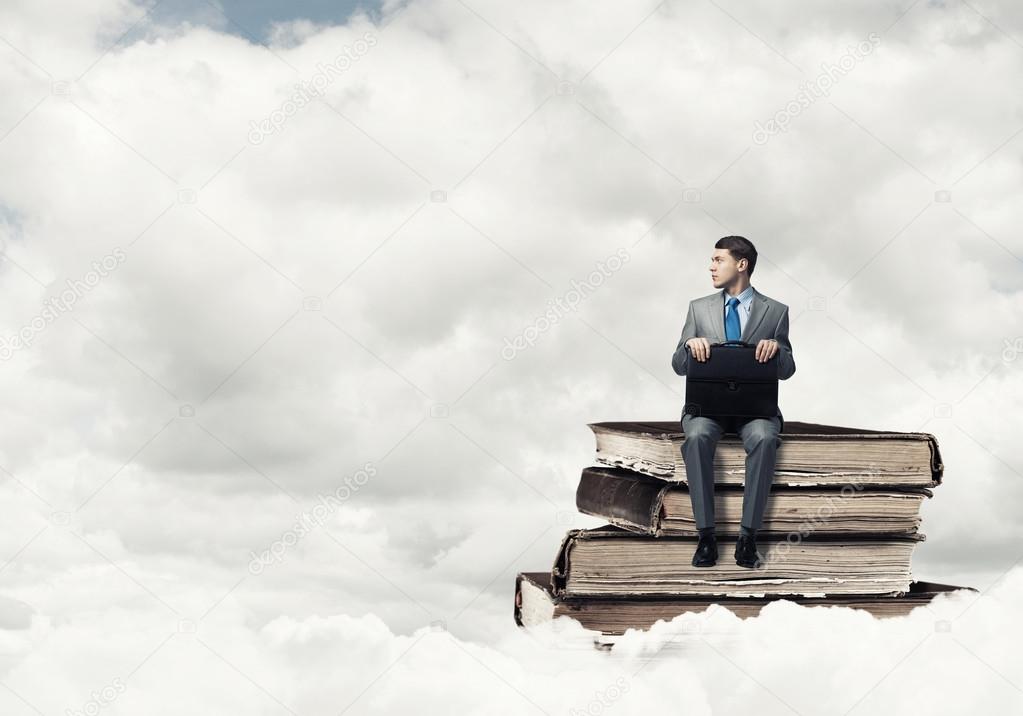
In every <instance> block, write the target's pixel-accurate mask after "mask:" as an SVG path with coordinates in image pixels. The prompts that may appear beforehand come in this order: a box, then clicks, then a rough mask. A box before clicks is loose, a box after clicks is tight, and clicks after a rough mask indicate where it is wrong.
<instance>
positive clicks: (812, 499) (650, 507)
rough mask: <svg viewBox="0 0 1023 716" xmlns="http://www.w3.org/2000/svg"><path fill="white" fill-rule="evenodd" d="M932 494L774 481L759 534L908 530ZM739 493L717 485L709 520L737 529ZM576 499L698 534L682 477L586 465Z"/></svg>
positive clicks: (630, 518) (722, 530) (651, 525)
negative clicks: (669, 478)
mask: <svg viewBox="0 0 1023 716" xmlns="http://www.w3.org/2000/svg"><path fill="white" fill-rule="evenodd" d="M932 495H933V493H932V492H931V491H930V490H929V489H927V488H924V487H898V486H896V487H888V488H884V489H880V488H874V489H866V488H863V487H862V486H860V485H846V486H843V487H842V488H841V489H839V488H837V487H835V486H831V487H819V486H812V487H811V486H792V485H785V484H782V485H772V487H771V495H770V497H768V500H767V508H766V510H765V512H764V521H763V524H762V526H761V529H760V531H759V534H762V535H771V534H779V535H787V534H790V533H798V534H808V533H810V532H871V533H911V532H915V531H917V529H918V528H919V526H920V505H921V503H922V502H923V500H924V498H929V497H931V496H932ZM742 497H743V488H742V486H741V485H719V486H715V489H714V524H715V532H716V534H717V535H718V536H719V537H720V536H730V535H738V534H739V524H740V520H741V518H742ZM575 504H576V507H578V508H579V511H580V512H582V513H584V514H587V515H594V516H596V517H602V518H603V519H605V520H607V521H608V522H610V523H611V524H613V525H615V526H618V527H622V528H624V529H627V530H630V531H632V532H640V533H643V534H650V535H658V536H660V535H672V534H675V535H696V534H697V531H696V520H695V517H694V516H693V504H692V501H691V499H690V496H689V488H688V486H687V485H685V484H682V483H674V484H672V483H668V482H665V481H663V480H658V479H656V478H653V477H649V476H648V475H643V474H641V473H637V472H632V471H631V470H622V469H618V468H610V467H587V468H584V469H583V471H582V476H581V477H580V479H579V487H578V488H577V489H576V494H575Z"/></svg>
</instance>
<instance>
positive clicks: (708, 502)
mask: <svg viewBox="0 0 1023 716" xmlns="http://www.w3.org/2000/svg"><path fill="white" fill-rule="evenodd" d="M736 426H738V430H737V431H736V430H735V427H736ZM780 430H781V420H780V419H779V418H776V417H775V418H770V419H768V418H752V419H749V418H746V419H741V418H740V419H733V420H730V421H725V422H724V423H721V422H718V421H717V420H715V419H714V418H707V417H702V416H693V415H688V414H686V415H683V416H682V431H683V432H684V433H685V440H683V442H682V459H683V460H684V461H685V464H686V474H687V476H688V480H689V497H690V499H691V500H692V502H693V514H694V515H695V517H696V527H697V528H698V529H699V528H703V527H712V526H714V452H715V451H716V450H717V446H718V441H719V440H720V439H721V436H722V435H723V434H724V433H725V432H726V431H727V432H732V433H735V432H738V435H739V437H740V438H742V444H743V447H745V449H746V481H745V485H744V487H743V495H742V524H743V526H745V527H749V528H751V529H754V530H759V529H760V526H761V523H762V522H763V520H764V510H765V508H766V507H767V498H768V496H769V495H770V493H771V483H772V482H773V481H774V464H775V457H776V455H777V452H778V446H780V445H781V438H780V437H778V433H779V432H780Z"/></svg>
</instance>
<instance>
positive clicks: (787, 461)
mask: <svg viewBox="0 0 1023 716" xmlns="http://www.w3.org/2000/svg"><path fill="white" fill-rule="evenodd" d="M589 427H590V429H591V430H592V431H593V434H594V437H595V438H596V442H597V453H596V461H597V463H598V464H600V465H607V466H610V467H621V468H626V469H629V470H634V471H636V472H641V473H643V474H646V475H650V476H651V477H656V478H659V479H661V480H665V481H669V482H686V466H685V462H684V461H683V459H682V442H683V441H684V440H685V433H684V432H683V431H682V425H681V423H680V422H677V421H676V422H603V423H590V424H589ZM780 437H781V445H780V446H779V448H778V456H777V462H776V464H775V478H774V484H776V485H777V484H789V485H811V486H813V485H819V486H824V485H839V486H841V485H846V484H857V485H860V486H862V487H865V488H866V487H890V486H895V485H899V486H915V487H934V486H936V485H938V484H939V483H940V482H941V476H942V472H943V469H944V466H943V464H942V462H941V453H940V451H939V450H938V442H937V440H936V439H935V437H934V436H933V435H931V434H930V433H900V432H892V431H886V430H868V429H866V428H847V427H840V426H837V425H822V424H818V423H801V422H795V421H792V422H790V421H785V426H784V430H783V432H781V433H780ZM745 472H746V451H745V449H744V448H743V445H742V441H741V440H740V439H739V437H738V436H737V435H735V434H734V433H726V434H725V435H723V436H722V438H721V440H720V442H719V443H718V446H717V451H716V452H715V455H714V481H715V483H717V484H737V485H741V484H743V481H744V479H745Z"/></svg>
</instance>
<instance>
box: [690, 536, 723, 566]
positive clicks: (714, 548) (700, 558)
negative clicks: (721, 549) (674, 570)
mask: <svg viewBox="0 0 1023 716" xmlns="http://www.w3.org/2000/svg"><path fill="white" fill-rule="evenodd" d="M717 561H718V541H717V537H715V536H714V535H707V536H706V537H700V541H699V542H698V543H697V544H696V552H695V553H694V554H693V566H694V567H713V566H714V565H715V564H717Z"/></svg>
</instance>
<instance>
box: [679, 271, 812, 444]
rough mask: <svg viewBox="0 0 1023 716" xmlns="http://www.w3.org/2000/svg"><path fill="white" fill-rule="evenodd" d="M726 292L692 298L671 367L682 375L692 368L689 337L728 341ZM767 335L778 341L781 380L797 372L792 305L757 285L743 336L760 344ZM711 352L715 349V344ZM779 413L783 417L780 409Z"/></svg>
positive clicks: (754, 343)
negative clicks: (790, 325) (776, 298)
mask: <svg viewBox="0 0 1023 716" xmlns="http://www.w3.org/2000/svg"><path fill="white" fill-rule="evenodd" d="M723 294H724V290H721V291H716V292H714V293H712V294H710V295H709V296H703V297H702V298H696V299H693V300H692V301H690V302H689V313H688V315H686V322H685V325H684V326H683V327H682V337H681V338H679V340H678V346H677V347H676V348H675V354H674V355H672V357H671V367H672V368H673V369H674V370H675V373H677V374H678V375H685V374H686V370H687V369H688V365H689V359H690V356H689V350H688V348H687V347H686V341H688V340H689V339H690V338H697V337H703V338H706V339H707V340H708V341H710V342H711V343H724V342H725V311H724V306H725V301H724V296H723ZM764 338H773V339H774V340H776V341H778V355H777V356H775V357H776V359H777V362H778V378H779V379H780V380H787V379H789V378H791V377H792V374H793V373H795V372H796V362H795V360H794V359H793V358H792V344H791V343H789V307H788V306H786V305H785V304H784V303H781V302H779V301H775V300H774V299H773V298H768V297H767V296H765V295H764V294H762V293H760V292H759V291H758V290H756V289H755V288H754V289H753V304H752V305H751V306H750V315H749V318H748V319H747V320H746V327H745V328H744V329H743V331H742V335H741V336H740V337H739V340H741V341H744V342H746V343H752V344H753V345H756V344H757V343H759V342H760V341H761V340H762V339H764ZM711 353H712V354H713V353H714V349H713V348H711ZM778 417H779V418H781V417H782V414H781V410H780V409H779V411H778ZM783 424H784V423H783Z"/></svg>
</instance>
